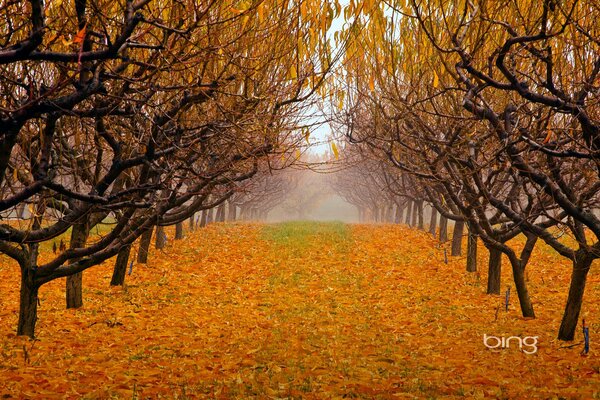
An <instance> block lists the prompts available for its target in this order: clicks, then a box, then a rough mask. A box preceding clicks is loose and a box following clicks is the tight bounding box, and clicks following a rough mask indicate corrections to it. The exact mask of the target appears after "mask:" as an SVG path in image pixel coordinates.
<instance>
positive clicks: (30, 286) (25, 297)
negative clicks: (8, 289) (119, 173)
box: [17, 264, 39, 338]
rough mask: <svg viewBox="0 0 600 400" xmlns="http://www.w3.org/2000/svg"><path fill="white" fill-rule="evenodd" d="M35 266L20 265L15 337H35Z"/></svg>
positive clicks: (36, 300)
mask: <svg viewBox="0 0 600 400" xmlns="http://www.w3.org/2000/svg"><path fill="white" fill-rule="evenodd" d="M34 265H35V264H30V265H21V293H20V297H19V322H18V324H17V335H26V336H29V337H30V338H33V337H34V336H35V324H36V322H37V307H38V301H39V299H38V292H39V287H38V286H36V285H35V284H34V283H33V278H34V271H35V268H34Z"/></svg>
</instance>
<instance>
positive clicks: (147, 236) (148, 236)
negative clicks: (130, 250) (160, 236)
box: [137, 229, 152, 264]
mask: <svg viewBox="0 0 600 400" xmlns="http://www.w3.org/2000/svg"><path fill="white" fill-rule="evenodd" d="M151 240H152V229H148V230H147V231H146V232H144V233H142V236H141V237H140V247H139V249H138V255H137V262H138V263H139V264H146V263H148V251H150V241H151Z"/></svg>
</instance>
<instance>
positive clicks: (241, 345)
mask: <svg viewBox="0 0 600 400" xmlns="http://www.w3.org/2000/svg"><path fill="white" fill-rule="evenodd" d="M534 257H535V258H534V260H533V261H532V265H531V266H530V267H529V268H530V271H529V276H530V280H529V284H530V290H531V292H532V298H533V301H534V306H535V307H536V312H537V315H538V318H537V319H536V320H523V319H522V318H520V317H519V310H518V305H517V303H516V299H513V298H511V302H510V307H509V310H508V312H506V311H504V309H503V308H499V306H500V305H501V304H502V303H503V301H504V296H487V295H485V294H484V292H485V279H486V276H485V271H484V270H485V268H480V269H481V270H482V272H481V274H480V275H477V274H468V273H466V272H464V259H463V258H461V257H456V258H451V259H450V262H449V263H448V264H445V263H444V261H443V260H444V256H443V250H442V248H441V247H440V246H439V245H438V244H437V242H436V241H435V240H433V239H432V238H431V237H430V236H429V235H427V234H426V233H424V232H418V231H414V230H409V229H407V228H404V227H399V226H391V225H388V226H386V225H382V226H365V225H343V224H315V223H290V224H281V225H252V224H230V225H226V224H214V225H212V226H210V227H208V228H205V229H203V230H201V231H197V232H194V233H189V234H188V235H187V237H186V239H185V240H182V241H177V242H175V243H171V244H170V246H169V247H168V248H167V249H166V251H165V252H156V251H155V252H153V253H152V254H151V257H150V259H151V261H150V263H149V264H148V265H134V267H133V273H132V275H131V276H127V284H126V286H125V287H124V288H109V287H108V282H109V280H110V275H111V267H112V266H111V264H110V263H106V264H105V265H103V266H101V267H98V268H94V269H91V270H89V271H86V273H85V274H84V285H85V291H84V297H85V306H84V308H83V309H80V310H77V311H73V310H64V309H63V307H64V300H63V296H64V294H63V285H64V282H63V281H59V282H53V283H51V284H49V285H47V286H44V287H43V288H42V290H41V306H40V310H39V311H40V314H39V316H40V319H39V322H38V330H37V332H38V338H37V340H35V341H30V340H28V339H25V338H18V337H15V335H14V333H13V332H14V329H15V326H16V320H17V316H16V312H17V299H18V272H17V267H16V266H15V265H13V264H12V263H9V262H8V260H7V259H6V258H0V293H1V294H2V295H1V297H0V302H1V303H0V397H2V398H40V399H41V398H44V399H46V398H47V399H50V398H81V397H82V398H88V399H105V398H127V399H145V398H151V399H154V398H180V399H183V398H222V399H229V398H264V399H267V398H271V399H276V398H307V399H310V398H314V399H322V398H368V399H371V398H409V399H411V398H432V399H433V398H515V399H520V398H544V399H545V398H555V396H556V398H568V399H570V398H574V399H575V398H577V399H578V398H581V399H590V398H594V397H598V396H599V395H598V391H599V390H600V374H599V372H600V359H599V358H598V357H597V354H598V353H597V351H596V347H595V343H596V342H595V339H596V335H597V332H600V324H599V321H598V311H599V307H598V299H599V298H600V284H599V283H598V278H597V274H596V273H595V271H592V274H591V276H590V282H589V284H588V290H587V293H586V303H585V306H584V313H585V315H586V317H587V319H588V321H589V324H590V330H591V332H592V351H591V354H590V355H589V356H587V357H583V356H580V355H579V353H580V351H581V345H580V344H579V343H578V342H579V341H580V340H581V339H580V334H579V332H578V339H577V340H576V341H575V343H573V344H574V346H573V347H565V346H567V345H569V344H565V343H562V342H558V341H556V340H555V339H554V337H555V334H556V329H557V327H558V324H559V321H560V316H561V311H562V307H563V304H564V300H565V295H566V288H567V282H568V273H569V265H568V264H566V263H564V262H563V261H562V260H561V259H560V258H558V257H557V256H555V255H553V254H552V252H550V251H549V250H548V249H545V248H543V247H540V248H539V249H537V250H536V253H535V256H534ZM484 263H485V254H484V252H483V251H480V267H481V266H482V265H483V264H484ZM505 265H506V264H505ZM509 272H510V271H509V268H507V267H505V268H504V272H503V285H504V287H508V286H509V285H510V275H509ZM512 293H514V288H513V290H512ZM483 334H488V335H496V336H507V337H508V336H521V337H523V336H539V342H538V352H537V353H536V354H532V355H528V354H525V353H524V352H521V351H519V349H518V348H517V347H516V345H513V346H512V347H511V348H508V349H505V350H489V349H487V348H486V347H485V346H484V345H483V341H482V337H483Z"/></svg>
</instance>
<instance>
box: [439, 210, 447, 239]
mask: <svg viewBox="0 0 600 400" xmlns="http://www.w3.org/2000/svg"><path fill="white" fill-rule="evenodd" d="M447 241H448V218H446V217H444V216H443V215H442V216H441V217H440V242H442V243H446V242H447Z"/></svg>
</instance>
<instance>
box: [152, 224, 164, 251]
mask: <svg viewBox="0 0 600 400" xmlns="http://www.w3.org/2000/svg"><path fill="white" fill-rule="evenodd" d="M154 236H155V237H154V248H155V249H157V250H161V249H164V248H165V246H166V245H167V235H166V234H165V227H164V226H157V227H156V232H155V233H154Z"/></svg>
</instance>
